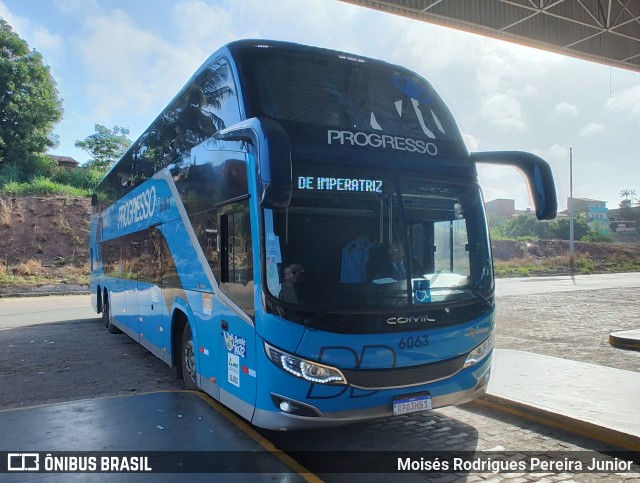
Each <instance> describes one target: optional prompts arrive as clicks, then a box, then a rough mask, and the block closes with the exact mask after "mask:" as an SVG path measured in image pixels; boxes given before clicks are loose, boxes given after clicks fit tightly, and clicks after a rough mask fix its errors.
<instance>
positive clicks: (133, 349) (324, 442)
mask: <svg viewBox="0 0 640 483" xmlns="http://www.w3.org/2000/svg"><path fill="white" fill-rule="evenodd" d="M639 301H640V288H631V289H621V288H615V289H606V290H591V291H589V290H587V291H576V292H570V293H556V294H546V295H528V296H501V297H499V298H498V329H497V342H496V344H497V347H499V348H509V349H518V350H525V351H530V352H538V353H541V354H546V355H552V356H557V357H565V358H569V359H574V360H581V361H584V362H591V363H596V364H601V365H607V366H611V367H617V368H621V369H627V370H632V371H640V352H636V351H628V350H622V349H616V348H613V347H611V346H610V345H609V344H608V336H609V333H610V332H612V331H615V330H624V329H634V328H638V327H640V319H639V317H640V310H638V309H639V308H640V302H639ZM0 302H2V301H0ZM0 315H1V312H0ZM179 387H180V384H179V383H178V381H176V380H175V378H174V375H173V372H172V371H171V370H170V369H169V368H168V367H167V366H166V365H165V364H164V363H162V362H161V361H160V360H158V359H157V358H155V357H154V356H152V355H151V354H150V353H148V352H147V351H146V350H145V349H144V348H142V347H141V346H139V345H138V344H136V343H134V342H133V341H131V339H129V338H128V337H127V336H126V335H110V334H108V333H107V331H106V329H104V327H103V326H102V324H101V323H100V321H99V319H97V318H95V319H84V320H76V321H72V322H66V323H54V324H46V325H39V326H29V327H18V328H11V329H6V330H0V409H5V408H12V407H24V406H33V405H37V404H43V403H48V402H56V401H70V400H76V399H83V398H90V397H96V396H106V395H114V394H128V393H136V392H147V391H152V390H160V389H177V388H179ZM267 435H268V436H269V438H270V439H271V440H272V441H273V442H274V443H275V444H276V446H278V447H280V448H282V449H285V450H300V449H313V450H343V449H350V450H354V449H355V450H364V451H367V450H374V449H375V450H380V449H389V450H403V451H444V450H452V451H462V450H467V449H477V450H486V451H489V450H495V451H518V452H521V451H538V452H542V451H581V450H595V451H608V450H611V449H612V448H611V447H607V446H606V445H603V444H601V443H594V442H591V441H590V440H585V439H583V438H580V437H577V436H572V435H569V434H567V433H564V432H562V431H558V430H554V429H551V428H548V427H545V426H542V425H539V424H534V423H530V422H526V421H523V420H521V419H518V418H515V417H512V416H509V415H506V414H503V413H499V412H495V411H492V410H490V409H487V408H482V407H479V406H476V405H473V404H471V405H465V406H462V407H456V408H446V409H442V410H437V411H433V412H431V413H427V414H417V415H410V416H405V417H403V418H402V420H400V421H399V420H397V419H395V420H383V421H379V422H375V423H363V424H358V425H354V426H349V427H345V428H333V429H327V430H321V431H313V433H309V432H298V433H267ZM310 469H311V470H312V471H317V472H321V469H320V468H310ZM321 476H322V477H323V478H325V479H326V480H327V481H335V482H342V481H354V480H357V481H389V475H372V474H369V475H347V476H344V475H321ZM405 477H406V478H405ZM392 479H393V481H398V480H402V481H415V480H416V475H415V474H414V475H394V476H393V478H392ZM456 479H458V476H456V475H446V477H445V478H443V479H438V480H432V481H455V480H456ZM467 481H468V482H474V481H490V482H494V481H504V482H513V483H522V482H529V481H532V482H533V481H548V482H550V481H580V482H591V481H607V482H609V481H611V482H614V481H615V482H618V481H639V480H638V475H637V474H636V475H628V474H626V475H625V474H618V475H614V474H588V473H575V474H574V473H571V472H567V473H560V474H525V473H515V474H492V473H482V474H480V473H474V474H471V475H467Z"/></svg>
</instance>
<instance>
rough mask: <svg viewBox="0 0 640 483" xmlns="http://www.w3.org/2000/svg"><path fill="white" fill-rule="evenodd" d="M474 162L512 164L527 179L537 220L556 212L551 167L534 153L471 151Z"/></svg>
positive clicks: (556, 202) (553, 214) (549, 216)
mask: <svg viewBox="0 0 640 483" xmlns="http://www.w3.org/2000/svg"><path fill="white" fill-rule="evenodd" d="M469 156H470V158H471V160H472V161H474V162H475V163H485V164H498V165H504V166H513V167H515V168H517V169H518V170H520V171H521V172H522V174H523V175H524V177H525V178H526V179H527V184H528V186H529V193H530V195H531V197H532V199H533V204H534V207H535V210H536V217H537V218H538V220H553V219H554V218H555V217H556V214H557V212H558V199H557V197H556V186H555V183H554V181H553V173H552V172H551V167H550V166H549V164H548V163H547V162H546V161H545V160H544V159H542V158H539V157H538V156H536V155H535V154H531V153H525V152H521V151H490V152H483V153H471V154H470V155H469Z"/></svg>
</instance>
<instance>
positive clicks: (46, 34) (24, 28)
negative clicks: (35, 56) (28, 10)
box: [0, 2, 64, 65]
mask: <svg viewBox="0 0 640 483" xmlns="http://www.w3.org/2000/svg"><path fill="white" fill-rule="evenodd" d="M0 17H2V18H3V19H4V20H5V21H6V22H7V23H8V24H9V25H10V26H11V28H12V29H13V31H14V32H15V33H17V34H18V35H19V36H20V38H21V39H23V40H25V41H26V42H27V43H28V44H29V48H30V49H36V50H37V51H38V52H40V53H41V54H42V55H43V57H44V58H45V64H47V65H50V62H49V61H48V59H49V58H55V56H56V55H57V54H59V53H60V52H61V51H62V50H63V45H64V41H63V40H62V37H61V36H60V35H59V34H55V33H52V32H51V31H50V30H49V29H47V28H46V27H43V26H41V25H37V24H35V23H34V22H32V21H31V20H29V19H28V18H26V17H19V16H16V15H14V14H13V13H11V11H10V10H9V9H8V8H7V6H6V5H5V4H4V3H3V2H0ZM47 54H48V55H47Z"/></svg>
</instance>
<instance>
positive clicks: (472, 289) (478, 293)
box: [463, 287, 494, 309]
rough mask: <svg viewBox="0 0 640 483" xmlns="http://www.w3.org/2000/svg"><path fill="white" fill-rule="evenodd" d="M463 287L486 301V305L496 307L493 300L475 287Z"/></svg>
mask: <svg viewBox="0 0 640 483" xmlns="http://www.w3.org/2000/svg"><path fill="white" fill-rule="evenodd" d="M463 288H464V289H465V290H468V291H469V292H471V293H472V294H473V295H474V296H475V297H476V298H477V299H479V300H481V301H482V302H484V303H485V304H486V306H487V307H489V308H490V309H492V308H494V305H493V304H492V303H491V300H489V299H488V298H487V297H485V296H484V295H482V294H481V293H480V292H478V291H477V290H476V289H475V288H473V287H463Z"/></svg>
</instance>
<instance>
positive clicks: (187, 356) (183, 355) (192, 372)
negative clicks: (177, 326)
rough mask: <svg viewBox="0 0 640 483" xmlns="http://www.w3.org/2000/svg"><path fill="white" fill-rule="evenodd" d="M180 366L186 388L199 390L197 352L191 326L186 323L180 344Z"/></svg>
mask: <svg viewBox="0 0 640 483" xmlns="http://www.w3.org/2000/svg"><path fill="white" fill-rule="evenodd" d="M180 366H181V369H182V379H183V381H184V387H185V389H190V390H193V391H195V390H197V389H198V384H197V382H196V353H195V350H194V345H193V337H192V335H191V327H189V324H188V323H187V324H185V326H184V331H183V332H182V343H181V344H180Z"/></svg>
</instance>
